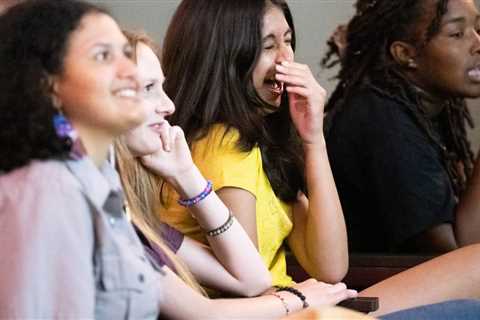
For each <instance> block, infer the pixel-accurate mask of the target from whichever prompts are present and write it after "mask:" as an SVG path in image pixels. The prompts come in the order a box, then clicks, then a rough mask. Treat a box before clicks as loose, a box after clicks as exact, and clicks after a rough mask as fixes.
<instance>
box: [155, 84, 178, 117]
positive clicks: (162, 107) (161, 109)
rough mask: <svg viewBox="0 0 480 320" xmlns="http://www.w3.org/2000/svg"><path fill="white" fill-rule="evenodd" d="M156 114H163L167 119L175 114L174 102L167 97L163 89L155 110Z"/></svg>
mask: <svg viewBox="0 0 480 320" xmlns="http://www.w3.org/2000/svg"><path fill="white" fill-rule="evenodd" d="M155 112H156V113H158V114H163V115H164V116H165V117H166V116H169V115H171V114H172V113H174V112H175V104H173V101H172V100H171V99H170V97H169V96H167V94H166V93H165V91H163V89H162V90H161V96H160V101H159V103H158V105H157V107H156V108H155Z"/></svg>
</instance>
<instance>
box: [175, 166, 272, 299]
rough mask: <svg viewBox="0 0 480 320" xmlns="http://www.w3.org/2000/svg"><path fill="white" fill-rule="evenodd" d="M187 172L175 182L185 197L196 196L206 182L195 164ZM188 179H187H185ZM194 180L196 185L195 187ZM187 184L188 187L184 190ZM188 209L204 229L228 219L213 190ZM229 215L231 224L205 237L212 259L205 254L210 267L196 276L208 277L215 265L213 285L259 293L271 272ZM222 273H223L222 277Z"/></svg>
mask: <svg viewBox="0 0 480 320" xmlns="http://www.w3.org/2000/svg"><path fill="white" fill-rule="evenodd" d="M189 175H190V177H188V179H187V177H185V178H182V179H183V180H182V181H177V182H176V185H177V188H179V189H180V188H181V189H182V191H181V194H182V193H183V194H184V195H185V196H186V197H192V196H195V195H196V194H195V193H193V194H192V192H195V191H198V190H200V191H198V193H200V192H201V190H203V188H205V186H206V184H207V182H206V180H205V179H204V178H203V176H202V175H201V173H200V172H199V171H198V169H197V168H196V167H195V170H194V171H192V172H191V173H189ZM187 181H189V183H186V182H187ZM195 184H196V185H197V186H198V187H196V188H195ZM183 185H187V187H181V186H183ZM187 188H190V189H189V190H187ZM198 193H197V194H198ZM190 210H191V212H192V214H193V216H194V217H195V218H196V219H197V221H198V223H199V224H200V226H201V227H202V228H203V229H204V230H205V231H210V230H214V229H217V228H218V227H220V226H223V225H225V223H226V222H227V221H228V219H229V209H228V208H227V207H226V206H225V204H224V203H223V202H222V201H221V199H220V198H219V197H218V196H217V194H216V193H215V192H212V193H210V195H208V196H207V197H206V198H205V199H203V200H202V201H200V202H199V203H198V204H196V205H194V206H192V207H190ZM232 219H233V222H232V224H231V226H230V227H229V228H228V229H226V230H225V231H224V232H222V233H221V234H219V235H216V236H208V235H207V237H206V238H207V240H208V242H209V244H210V247H211V249H212V251H213V254H214V257H213V259H207V258H204V259H201V260H200V261H205V260H208V261H210V264H209V266H210V267H209V268H207V270H205V272H202V273H204V274H205V277H202V274H198V275H197V276H200V278H211V277H210V276H209V273H211V271H212V270H211V269H212V268H214V269H217V270H219V271H220V274H219V278H218V280H217V281H216V282H217V283H216V285H215V287H217V288H220V289H222V290H226V291H229V292H231V293H234V294H237V295H246V296H253V295H258V294H260V293H262V292H263V291H265V290H266V289H268V288H269V287H271V285H272V284H271V276H270V273H269V271H268V269H267V268H266V266H265V264H264V262H263V260H262V258H261V256H260V254H259V253H258V251H257V249H256V248H255V246H254V244H253V243H252V241H251V240H250V238H249V237H248V235H247V233H246V232H245V230H244V229H243V228H242V227H241V225H240V224H239V223H238V221H236V219H235V218H232ZM204 256H205V255H204ZM192 263H195V262H192ZM197 263H198V261H197ZM215 263H216V264H215ZM199 270H203V268H199ZM225 273H228V274H229V275H230V276H231V277H228V275H225ZM222 274H223V275H224V277H222ZM227 278H229V279H228V280H229V281H227ZM222 279H224V280H222Z"/></svg>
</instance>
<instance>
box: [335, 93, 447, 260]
mask: <svg viewBox="0 0 480 320" xmlns="http://www.w3.org/2000/svg"><path fill="white" fill-rule="evenodd" d="M412 108H416V106H415V105H414V103H413V102H411V101H407V100H402V99H396V98H392V97H390V96H389V95H387V94H385V93H383V92H382V91H381V90H379V89H378V88H376V87H373V86H372V85H369V86H366V87H365V88H363V89H361V90H358V91H357V92H356V93H355V94H354V95H353V96H352V97H351V98H350V99H349V101H348V103H346V104H345V105H343V106H341V109H339V110H338V112H336V113H335V114H334V115H333V116H330V119H327V126H328V127H329V128H330V129H329V131H328V134H327V137H326V141H327V147H328V153H329V158H330V161H331V165H332V170H333V174H334V177H335V182H336V185H337V188H338V192H339V195H340V199H341V203H342V207H343V211H344V214H345V219H346V223H347V230H348V237H349V247H350V251H353V252H399V247H400V246H401V245H402V244H403V243H404V242H405V241H406V240H408V239H409V238H411V237H413V236H415V235H418V234H419V233H421V232H423V231H425V230H428V229H430V228H431V227H433V226H435V225H438V224H442V223H451V222H453V221H454V209H455V206H456V198H455V195H454V192H453V188H452V185H451V183H450V179H449V177H448V173H447V170H446V168H445V166H444V163H443V161H442V157H441V154H442V150H441V147H440V146H439V145H440V144H441V142H442V141H443V139H442V135H441V133H440V132H441V131H440V130H439V120H438V117H439V116H440V115H437V116H434V117H431V118H430V120H431V122H432V128H431V132H432V134H433V136H434V137H435V138H436V139H438V140H437V141H439V142H440V144H436V143H433V141H432V140H431V138H429V137H428V135H427V133H426V132H425V131H424V129H422V128H421V126H420V125H419V124H418V122H417V121H416V118H415V117H414V114H413V112H412V111H411V110H412Z"/></svg>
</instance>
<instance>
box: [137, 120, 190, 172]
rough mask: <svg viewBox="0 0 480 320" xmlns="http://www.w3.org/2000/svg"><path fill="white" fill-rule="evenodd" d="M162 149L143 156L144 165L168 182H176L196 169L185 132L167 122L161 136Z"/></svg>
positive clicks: (162, 128)
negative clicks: (181, 176)
mask: <svg viewBox="0 0 480 320" xmlns="http://www.w3.org/2000/svg"><path fill="white" fill-rule="evenodd" d="M158 138H159V139H160V141H161V142H162V148H159V149H158V150H157V151H156V152H155V153H152V154H150V155H146V156H143V157H142V158H141V159H140V160H141V161H142V163H143V164H144V165H145V166H146V167H147V168H149V169H150V170H152V171H153V172H154V173H155V174H158V175H159V176H161V177H162V178H164V179H166V180H175V179H177V178H178V177H179V176H180V175H182V174H184V173H186V172H188V171H190V170H191V169H193V168H194V164H193V160H192V156H191V154H190V149H189V148H188V144H187V141H186V139H185V135H184V133H183V130H182V129H181V128H180V127H178V126H170V124H169V123H168V122H167V121H165V122H164V123H163V125H162V127H161V131H160V134H159V137H158Z"/></svg>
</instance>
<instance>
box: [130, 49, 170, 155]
mask: <svg viewBox="0 0 480 320" xmlns="http://www.w3.org/2000/svg"><path fill="white" fill-rule="evenodd" d="M137 65H138V73H139V77H140V81H141V83H142V89H143V95H144V99H145V103H146V107H147V119H146V121H144V123H143V124H141V125H140V126H139V127H137V128H135V129H133V130H131V131H129V132H128V133H127V134H126V135H125V143H126V145H127V147H128V149H129V150H130V152H131V153H132V154H133V155H134V156H137V157H138V156H144V155H148V154H152V153H154V152H155V151H157V150H158V149H160V148H161V147H162V143H161V141H160V138H159V130H160V128H161V127H162V125H163V124H164V123H165V117H166V116H168V115H170V114H172V113H173V112H174V111H175V106H174V104H173V102H172V100H170V98H169V97H168V96H167V94H166V93H165V91H164V90H163V86H162V85H163V82H164V81H165V77H164V75H163V71H162V67H161V65H160V61H159V60H158V57H157V56H156V54H155V53H154V52H153V50H152V49H150V47H148V46H147V45H145V44H143V43H141V42H139V43H138V45H137Z"/></svg>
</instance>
